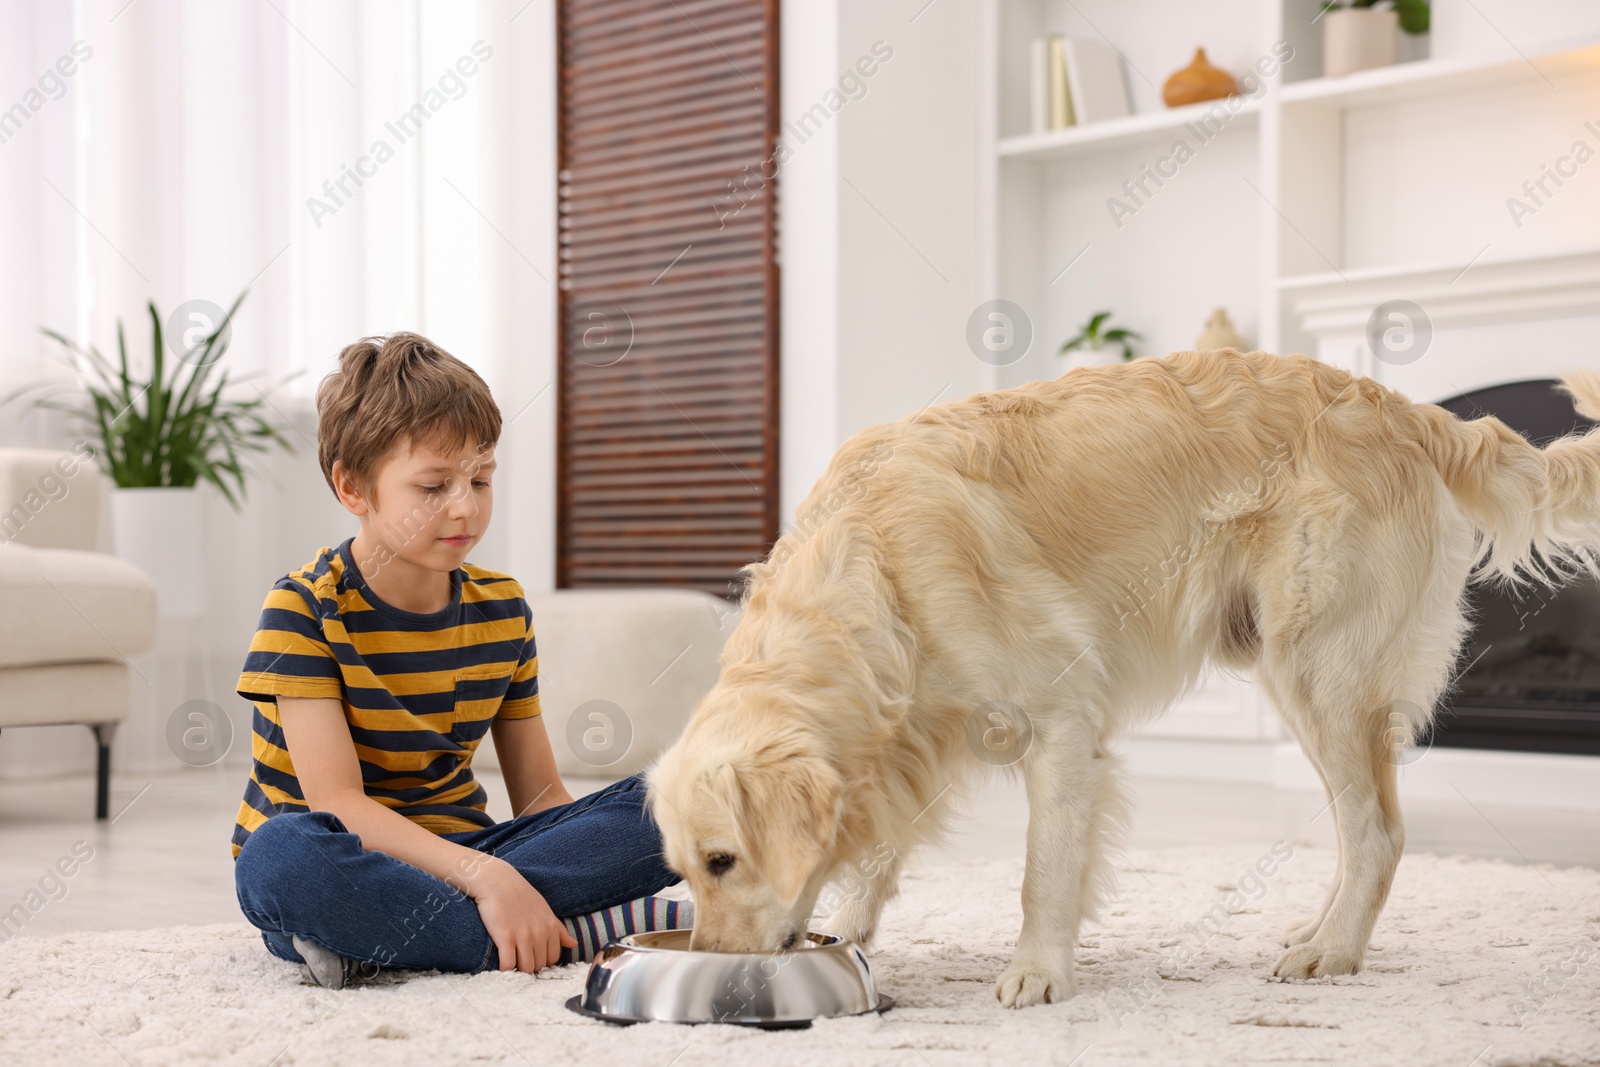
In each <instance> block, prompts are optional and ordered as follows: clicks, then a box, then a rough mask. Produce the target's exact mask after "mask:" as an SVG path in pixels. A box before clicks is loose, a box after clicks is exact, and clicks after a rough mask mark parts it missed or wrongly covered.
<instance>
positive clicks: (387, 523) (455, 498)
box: [340, 441, 495, 573]
mask: <svg viewBox="0 0 1600 1067" xmlns="http://www.w3.org/2000/svg"><path fill="white" fill-rule="evenodd" d="M494 468H495V458H494V449H493V448H490V449H487V450H484V451H481V452H480V451H479V450H478V449H477V448H476V447H475V446H472V445H468V446H466V447H464V448H462V449H460V450H458V451H456V452H454V453H450V452H441V451H438V450H437V449H436V448H434V447H432V446H430V445H416V444H415V443H413V442H410V441H408V442H406V443H405V444H403V445H401V446H400V447H399V448H398V449H397V450H396V451H395V452H394V453H393V454H391V455H390V456H389V458H388V459H387V460H385V461H384V462H383V464H382V465H381V466H379V468H378V472H377V475H376V478H375V481H376V483H377V484H376V486H375V490H376V492H375V495H376V497H377V500H378V503H377V505H374V504H373V503H372V502H371V501H370V500H368V499H367V498H365V497H363V496H361V495H360V493H359V491H358V490H356V489H355V488H354V486H353V484H352V485H350V486H349V490H348V492H347V493H341V494H340V497H341V500H342V501H343V503H344V505H345V507H346V508H348V509H349V510H350V511H351V512H353V513H354V514H356V515H359V516H361V518H362V526H363V528H364V529H366V530H367V531H368V533H369V534H370V536H371V537H372V538H373V539H374V540H376V541H377V542H378V543H379V544H382V545H383V546H385V547H386V548H387V549H388V550H389V553H390V554H392V555H393V556H396V557H398V558H400V559H402V560H405V561H406V562H407V563H411V564H413V565H415V566H417V567H421V568H424V569H427V570H432V571H439V572H443V573H448V572H450V571H452V570H454V569H455V568H456V567H458V566H460V565H461V563H462V561H463V560H465V559H466V558H467V553H468V551H469V550H470V549H471V548H472V546H473V545H475V544H477V543H478V541H479V539H481V538H482V537H483V534H484V531H486V530H487V529H488V528H489V517H490V515H491V513H492V512H493V510H494V490H493V487H492V486H491V484H490V482H491V475H492V474H493V473H494Z"/></svg>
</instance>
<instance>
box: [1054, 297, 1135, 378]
mask: <svg viewBox="0 0 1600 1067" xmlns="http://www.w3.org/2000/svg"><path fill="white" fill-rule="evenodd" d="M1110 318H1111V312H1109V311H1097V312H1095V313H1094V314H1093V315H1092V316H1090V318H1089V321H1088V322H1086V323H1084V324H1083V328H1082V329H1080V330H1079V331H1078V332H1077V334H1076V335H1075V336H1073V337H1071V338H1069V339H1068V340H1067V341H1066V342H1065V343H1064V344H1062V346H1061V349H1060V352H1059V354H1060V356H1061V362H1062V364H1063V366H1062V369H1063V370H1065V369H1066V368H1067V366H1069V365H1071V363H1072V362H1073V358H1072V355H1071V353H1073V352H1077V351H1079V350H1080V349H1081V350H1083V351H1085V352H1087V353H1089V355H1088V356H1087V357H1086V358H1083V359H1081V360H1080V361H1079V362H1081V363H1117V362H1120V361H1122V360H1130V359H1132V358H1133V342H1134V341H1141V340H1143V339H1144V338H1143V337H1142V336H1141V335H1139V334H1137V333H1135V332H1134V331H1132V330H1129V329H1127V328H1125V327H1122V326H1112V327H1110V328H1109V329H1108V328H1107V327H1106V320H1108V319H1110ZM1119 348H1120V349H1121V350H1122V351H1121V354H1120V355H1119V354H1118V353H1117V352H1116V351H1115V350H1116V349H1119Z"/></svg>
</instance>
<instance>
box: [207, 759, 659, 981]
mask: <svg viewBox="0 0 1600 1067" xmlns="http://www.w3.org/2000/svg"><path fill="white" fill-rule="evenodd" d="M644 796H645V787H644V782H643V780H642V779H640V778H639V777H638V776H637V775H635V776H634V777H631V778H624V779H623V780H622V781H620V782H616V783H613V784H612V785H609V786H607V787H606V788H604V789H601V790H599V791H598V792H594V793H590V794H589V795H588V796H586V797H580V798H579V799H577V800H575V801H573V802H572V803H571V804H563V805H560V806H559V807H554V808H547V809H545V810H544V811H539V812H535V813H534V814H532V815H524V816H522V817H521V818H518V819H511V820H509V821H507V822H502V823H497V824H496V825H494V826H490V827H487V828H485V829H481V830H466V831H462V832H460V833H453V834H441V835H440V836H441V837H443V838H444V839H445V840H447V841H454V842H456V843H457V844H460V845H466V846H467V847H468V848H472V849H476V850H478V851H479V852H486V853H489V854H490V855H493V856H497V857H499V858H500V859H503V860H505V861H506V862H507V863H509V864H511V865H512V866H513V867H515V868H516V869H517V870H518V871H520V872H522V876H523V877H524V878H526V879H527V880H528V881H529V882H530V883H531V884H532V885H533V887H534V888H535V889H537V890H538V891H539V893H540V894H541V895H542V896H543V897H544V899H545V900H546V902H548V903H549V905H550V910H551V911H553V912H555V914H556V915H557V916H558V917H560V918H569V917H572V916H576V915H584V914H587V913H589V912H592V911H599V910H600V909H602V908H609V907H611V906H613V905H615V904H621V903H624V902H625V901H629V900H635V899H637V898H639V897H642V896H648V895H650V894H651V893H654V892H657V891H658V890H661V889H664V888H666V887H667V886H669V885H671V884H673V883H674V882H676V881H678V876H677V875H676V874H674V873H673V872H672V870H671V869H670V868H669V867H668V866H667V865H666V861H665V860H664V859H663V857H662V854H661V831H660V830H659V829H658V828H657V827H656V824H655V820H654V819H652V818H651V817H650V812H649V811H648V809H646V807H645V804H644ZM234 884H235V887H236V888H237V890H238V894H239V907H240V909H241V910H242V911H243V912H244V916H245V918H246V919H249V920H250V923H251V925H253V926H255V927H256V928H257V929H259V930H260V931H261V938H262V940H263V941H265V942H266V944H267V950H268V951H269V952H271V953H272V954H273V955H274V956H278V957H281V958H283V959H286V960H291V961H293V962H295V963H301V962H304V961H303V960H302V959H301V957H300V954H299V953H298V952H296V951H295V950H294V946H293V945H292V944H291V943H290V937H291V935H294V934H299V935H300V936H302V937H306V938H309V939H311V940H312V941H315V942H316V943H317V944H319V945H322V946H323V947H324V948H327V949H330V950H332V951H333V952H336V953H338V954H339V955H340V956H343V957H345V958H346V959H353V960H358V961H360V962H361V963H362V964H363V965H364V966H363V970H367V971H371V970H374V969H376V968H379V967H399V968H405V969H408V970H433V969H437V970H441V971H457V972H471V971H481V970H484V969H496V968H498V967H499V965H500V958H499V954H498V953H497V952H496V951H495V947H494V942H493V941H492V940H491V939H490V937H489V932H488V930H486V929H485V928H484V925H483V920H482V919H480V918H479V917H478V905H477V902H476V901H474V900H473V899H472V898H471V897H469V896H467V895H466V894H464V893H461V892H459V891H458V890H456V889H455V888H453V887H452V886H451V885H450V884H449V883H447V882H445V881H443V880H442V879H439V878H436V877H434V876H433V875H431V874H429V873H428V872H427V871H424V870H421V869H420V868H417V867H413V866H412V865H411V864H409V863H406V862H405V861H403V860H399V859H396V858H395V857H393V856H391V855H389V854H388V853H386V852H377V851H370V852H369V851H367V850H365V849H363V848H362V847H361V838H359V837H358V836H356V835H355V834H353V833H350V832H349V831H348V830H346V829H345V827H344V824H343V823H341V822H340V821H339V819H338V817H337V816H335V815H333V814H332V813H330V812H326V811H308V812H283V813H281V814H278V815H274V816H272V817H271V818H269V819H268V820H267V821H266V822H264V823H262V824H261V825H260V826H258V827H257V828H256V830H255V832H254V833H252V834H251V835H250V837H249V838H248V839H247V840H246V841H245V843H244V847H243V848H242V849H241V850H240V852H239V855H238V858H237V859H235V861H234Z"/></svg>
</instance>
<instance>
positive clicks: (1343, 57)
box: [1322, 0, 1431, 78]
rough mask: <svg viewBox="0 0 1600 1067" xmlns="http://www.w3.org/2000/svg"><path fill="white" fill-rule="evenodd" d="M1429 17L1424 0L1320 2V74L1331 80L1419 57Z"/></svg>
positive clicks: (1423, 44)
mask: <svg viewBox="0 0 1600 1067" xmlns="http://www.w3.org/2000/svg"><path fill="white" fill-rule="evenodd" d="M1430 16H1431V11H1430V9H1429V7H1428V0H1323V4H1322V73H1323V74H1324V75H1325V76H1327V77H1330V78H1332V77H1338V76H1339V75H1341V74H1350V73H1352V72H1354V71H1358V70H1368V69H1370V68H1372V67H1387V66H1389V65H1390V64H1392V63H1394V62H1396V61H1397V60H1399V59H1408V60H1409V59H1420V58H1422V57H1423V55H1424V54H1425V53H1426V42H1427V37H1426V34H1427V32H1428V24H1429V21H1430ZM1400 31H1404V32H1405V35H1406V39H1407V43H1406V47H1405V49H1404V51H1405V53H1406V54H1405V55H1403V56H1402V55H1401V54H1400V52H1401V45H1400Z"/></svg>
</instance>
